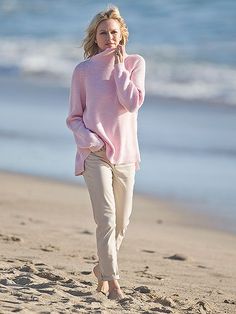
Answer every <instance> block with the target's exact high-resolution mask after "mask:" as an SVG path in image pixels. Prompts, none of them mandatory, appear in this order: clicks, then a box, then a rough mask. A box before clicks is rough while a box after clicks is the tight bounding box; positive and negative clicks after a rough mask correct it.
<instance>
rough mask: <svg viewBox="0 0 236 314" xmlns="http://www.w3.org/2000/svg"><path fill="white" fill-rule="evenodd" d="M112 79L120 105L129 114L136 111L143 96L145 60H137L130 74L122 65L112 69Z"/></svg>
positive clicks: (118, 64) (116, 65)
mask: <svg viewBox="0 0 236 314" xmlns="http://www.w3.org/2000/svg"><path fill="white" fill-rule="evenodd" d="M114 79H115V82H116V88H117V95H118V99H119V101H120V103H121V105H122V106H123V107H124V108H126V110H127V111H129V112H134V111H137V110H138V109H139V108H140V107H141V105H142V104H143V101H144V96H145V60H144V58H142V57H141V56H139V58H137V61H136V63H135V65H134V68H133V70H132V72H131V73H130V72H129V71H128V70H126V68H125V65H124V63H117V64H115V67H114Z"/></svg>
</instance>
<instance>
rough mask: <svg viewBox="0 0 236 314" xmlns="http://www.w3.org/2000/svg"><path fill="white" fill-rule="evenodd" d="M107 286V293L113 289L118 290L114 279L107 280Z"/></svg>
mask: <svg viewBox="0 0 236 314" xmlns="http://www.w3.org/2000/svg"><path fill="white" fill-rule="evenodd" d="M108 285H109V291H112V290H114V289H120V285H119V282H118V280H116V279H113V280H109V281H108Z"/></svg>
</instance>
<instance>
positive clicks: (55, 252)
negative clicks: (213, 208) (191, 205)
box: [0, 172, 236, 314]
mask: <svg viewBox="0 0 236 314" xmlns="http://www.w3.org/2000/svg"><path fill="white" fill-rule="evenodd" d="M0 183H1V191H0V194H1V203H0V213H1V220H0V254H1V261H0V268H1V273H0V276H1V277H0V313H12V312H20V313H175V314H177V313H188V314H197V313H200V314H202V313H207V314H208V313H212V314H213V313H214V314H215V313H229V314H232V313H235V312H236V299H235V280H236V263H235V260H236V251H235V240H236V239H235V235H234V234H230V233H226V232H223V231H220V230H216V229H213V228H210V227H208V228H206V227H205V223H206V219H207V218H206V217H205V216H204V217H203V216H201V215H200V214H197V213H191V214H190V213H189V212H188V211H187V209H184V208H182V207H181V206H179V204H178V203H177V202H164V201H160V200H158V199H155V198H148V197H144V196H141V195H139V194H137V193H136V194H135V195H134V204H133V212H132V216H131V222H130V225H129V227H128V230H127V234H126V237H125V240H124V242H123V244H122V247H121V250H120V255H119V267H120V277H121V279H120V284H121V287H122V288H123V290H124V293H125V295H126V298H125V299H124V300H122V301H118V302H117V301H111V300H108V299H107V297H106V296H105V295H103V294H101V293H98V292H96V280H95V277H94V276H93V274H92V268H93V267H94V265H95V264H96V261H97V255H96V244H95V223H94V220H93V216H92V209H91V205H90V199H89V195H88V192H87V190H86V189H85V188H84V187H83V186H81V185H79V184H77V183H63V182H60V181H56V180H53V179H45V178H40V177H36V176H29V175H28V176H27V175H19V174H14V173H9V172H1V173H0Z"/></svg>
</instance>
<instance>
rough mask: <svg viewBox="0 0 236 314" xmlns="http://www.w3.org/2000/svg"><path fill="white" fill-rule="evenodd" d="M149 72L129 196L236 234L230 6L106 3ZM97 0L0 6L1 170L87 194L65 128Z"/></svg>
mask: <svg viewBox="0 0 236 314" xmlns="http://www.w3.org/2000/svg"><path fill="white" fill-rule="evenodd" d="M113 4H115V5H117V6H118V7H119V8H120V11H121V14H122V15H123V16H124V18H125V20H126V22H127V25H128V28H129V33H130V37H129V42H128V45H127V48H126V50H127V53H129V54H131V53H139V54H141V55H142V56H143V57H144V58H145V60H146V64H147V73H146V99H145V103H144V105H143V107H142V108H141V109H140V113H139V133H138V136H139V143H140V150H141V158H142V162H141V169H140V171H138V172H137V174H136V184H135V189H136V190H137V191H138V192H140V193H144V194H148V195H152V196H157V197H159V198H163V199H171V200H174V201H175V200H176V201H181V202H187V203H188V204H192V207H193V208H195V210H198V211H202V212H207V213H209V214H210V215H212V216H217V217H219V219H220V220H222V221H224V223H222V228H226V229H227V230H230V231H233V232H236V58H235V56H236V40H235V39H236V2H235V1H230V0H226V1H219V0H218V1H217V0H215V1H211V0H208V1H196V0H185V1H183V0H181V1H180V0H176V1H173V0H166V1H163V0H155V1H154V0H150V1H148V2H147V1H146V2H143V1H135V3H133V2H131V1H124V0H123V1H122V0H119V1H114V2H113ZM106 6H107V2H105V1H82V0H68V1H65V0H60V1H55V0H51V1H47V0H38V1H30V0H5V1H4V0H2V1H0V46H1V49H0V144H1V154H0V169H1V170H7V171H17V172H22V173H28V174H36V175H42V176H46V177H53V178H58V179H62V180H67V181H73V182H74V181H77V182H81V184H83V180H82V178H75V177H74V176H73V173H74V154H75V147H74V142H73V137H72V134H71V133H70V131H69V130H67V128H66V125H65V118H66V115H67V111H68V91H69V85H70V79H71V74H72V71H73V68H74V67H75V65H76V64H77V63H79V62H80V61H82V60H83V51H82V48H81V47H80V44H81V40H82V39H83V36H84V32H85V29H86V27H87V25H88V23H89V22H90V20H91V18H92V17H93V16H94V14H95V13H97V12H98V11H100V10H102V9H104V8H106Z"/></svg>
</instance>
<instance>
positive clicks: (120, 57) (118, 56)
mask: <svg viewBox="0 0 236 314" xmlns="http://www.w3.org/2000/svg"><path fill="white" fill-rule="evenodd" d="M124 51H125V47H124V45H118V46H117V47H116V49H115V52H114V53H115V64H117V63H123V62H124Z"/></svg>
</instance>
